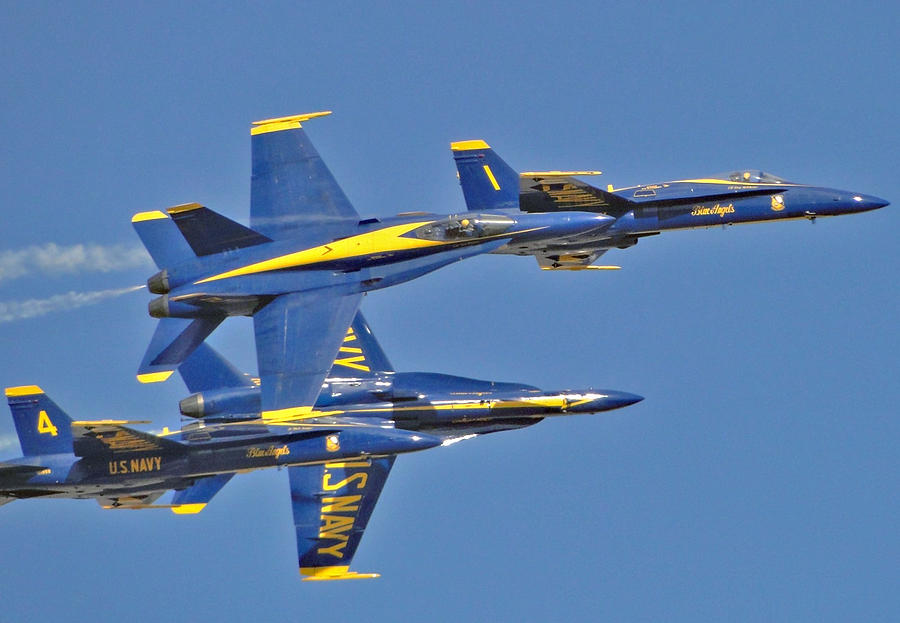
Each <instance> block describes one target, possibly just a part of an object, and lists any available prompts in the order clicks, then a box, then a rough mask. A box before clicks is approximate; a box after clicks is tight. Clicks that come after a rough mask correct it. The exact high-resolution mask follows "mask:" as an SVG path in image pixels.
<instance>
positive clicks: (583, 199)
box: [519, 171, 633, 214]
mask: <svg viewBox="0 0 900 623" xmlns="http://www.w3.org/2000/svg"><path fill="white" fill-rule="evenodd" d="M598 173H599V171H543V172H540V171H532V172H525V173H520V174H519V207H520V209H521V210H522V211H523V212H559V211H563V212H568V211H575V212H603V213H606V214H615V213H622V214H624V213H626V212H628V210H631V209H633V206H632V205H631V202H630V201H627V200H625V199H622V198H621V197H619V196H617V195H615V194H613V193H611V192H607V191H604V190H600V189H599V188H597V187H595V186H591V185H590V184H587V183H585V182H582V181H581V180H578V179H576V178H575V177H573V176H574V175H597V174H598Z"/></svg>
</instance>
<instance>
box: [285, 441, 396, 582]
mask: <svg viewBox="0 0 900 623" xmlns="http://www.w3.org/2000/svg"><path fill="white" fill-rule="evenodd" d="M394 458H395V457H393V456H391V457H386V458H381V459H368V460H354V461H342V462H335V463H326V464H324V465H310V466H302V467H289V468H288V475H289V477H290V483H291V504H292V506H293V511H294V526H295V528H296V530H297V555H298V557H299V563H300V573H301V575H303V576H304V579H305V580H349V579H356V578H375V577H378V574H377V573H357V572H355V571H350V563H351V561H352V560H353V555H354V554H355V553H356V549H357V547H359V542H360V540H361V539H362V535H363V532H364V531H365V529H366V525H367V524H368V522H369V517H371V516H372V511H373V510H375V504H376V503H377V502H378V497H379V496H380V495H381V490H382V489H383V488H384V484H385V482H387V477H388V474H390V471H391V467H392V466H393V464H394Z"/></svg>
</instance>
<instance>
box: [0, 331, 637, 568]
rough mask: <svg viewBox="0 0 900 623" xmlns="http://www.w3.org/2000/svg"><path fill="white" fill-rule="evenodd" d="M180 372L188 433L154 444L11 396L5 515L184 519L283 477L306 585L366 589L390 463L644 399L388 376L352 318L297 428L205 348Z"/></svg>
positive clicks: (152, 438) (0, 498)
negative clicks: (15, 510)
mask: <svg viewBox="0 0 900 623" xmlns="http://www.w3.org/2000/svg"><path fill="white" fill-rule="evenodd" d="M179 372H180V373H181V375H182V377H183V379H184V381H185V384H186V385H187V386H188V389H189V390H190V391H192V392H194V393H193V394H191V395H190V396H189V397H188V398H186V399H184V400H182V401H181V403H180V408H181V412H182V414H183V415H185V416H188V417H189V418H191V419H192V422H191V423H189V424H186V425H184V426H183V427H182V428H181V430H179V431H175V432H169V431H163V433H162V434H159V435H153V434H150V433H146V432H143V431H139V430H136V429H134V428H131V425H133V424H139V423H145V422H125V421H112V420H100V421H81V422H73V421H72V420H71V419H70V418H69V417H68V416H67V415H66V414H65V413H64V412H63V411H62V410H61V409H60V408H59V407H58V406H57V405H56V404H55V403H54V402H53V401H52V400H51V399H50V398H49V397H48V396H47V395H46V394H45V393H44V392H43V391H42V390H41V389H40V388H39V387H36V386H26V387H10V388H7V389H6V396H7V399H8V402H9V405H10V408H11V410H12V414H13V419H14V421H15V425H16V430H17V432H18V434H19V440H20V443H21V445H22V451H23V454H24V456H23V457H21V458H17V459H13V460H8V461H4V462H0V504H3V503H6V502H10V501H13V500H16V499H22V498H33V497H53V498H80V499H83V498H89V499H96V500H98V501H99V502H100V504H101V505H102V506H103V508H107V509H132V510H138V509H159V508H168V509H171V510H172V511H173V512H174V513H177V514H192V513H198V512H200V511H201V510H203V509H204V508H205V507H206V505H207V504H208V503H209V502H210V500H212V498H213V496H215V495H216V493H218V492H219V491H220V490H221V489H222V487H224V486H225V485H226V484H227V483H228V481H229V480H231V478H232V477H233V476H234V474H235V473H236V472H238V471H249V470H255V469H263V468H267V467H275V466H278V467H287V472H288V480H289V483H290V494H291V503H292V508H293V514H294V524H295V528H296V539H297V551H298V562H299V568H300V573H301V575H302V576H303V578H304V579H305V580H340V579H354V578H372V577H377V575H378V574H374V573H357V572H355V571H350V564H351V562H352V560H353V557H354V554H355V553H356V550H357V548H358V546H359V543H360V540H361V538H362V535H363V533H364V531H365V528H366V525H367V523H368V521H369V518H370V516H371V514H372V511H373V510H374V508H375V505H376V503H377V501H378V497H379V495H380V494H381V490H382V488H383V487H384V485H385V482H386V480H387V477H388V475H389V474H390V470H391V467H392V466H393V464H394V460H395V458H396V455H397V454H400V453H404V452H413V451H417V450H424V449H426V448H432V447H435V446H438V445H448V444H451V443H454V442H456V441H460V440H463V439H468V438H470V437H474V436H476V435H481V434H485V433H490V432H497V431H502V430H511V429H515V428H521V427H524V426H530V425H532V424H535V423H537V422H539V421H541V419H543V418H544V417H547V416H558V415H569V414H578V413H596V412H600V411H608V410H611V409H617V408H620V407H624V406H627V405H630V404H634V403H635V402H638V401H640V400H641V397H640V396H637V395H634V394H628V393H625V392H619V391H609V390H593V389H588V390H579V391H560V392H544V391H541V390H539V389H537V388H535V387H532V386H530V385H524V384H520V383H497V382H490V381H479V380H475V379H467V378H462V377H456V376H449V375H444V374H435V373H422V372H413V373H404V372H395V371H393V368H392V366H391V364H390V362H389V361H388V359H387V356H386V355H385V354H384V351H383V350H382V349H381V347H380V346H379V344H378V342H377V341H376V340H375V336H374V335H373V334H372V332H371V330H370V328H369V326H368V325H367V324H366V322H365V319H364V318H363V317H362V315H361V314H359V313H358V314H357V316H356V318H355V319H354V321H353V324H352V325H351V326H350V327H349V328H348V329H347V331H346V334H345V335H344V338H343V341H342V345H341V352H340V353H339V354H338V357H337V358H336V359H335V361H334V365H333V368H332V370H331V372H330V374H329V375H328V378H327V379H326V383H325V385H324V386H323V388H322V392H321V394H320V396H319V398H318V401H317V402H316V405H315V409H314V410H312V411H311V412H310V413H308V414H307V415H306V416H305V417H304V418H303V419H298V418H290V419H284V420H280V421H275V420H272V419H271V418H269V419H262V418H261V417H260V409H261V398H260V388H259V385H258V382H259V379H257V378H253V377H251V376H249V375H247V374H243V373H241V372H240V371H238V370H237V369H236V368H235V367H234V366H232V365H231V364H230V363H229V362H227V361H226V360H225V359H224V358H223V357H222V356H221V355H219V354H218V353H217V352H216V351H215V350H213V349H212V348H211V347H209V346H208V345H206V344H201V345H200V346H199V347H198V348H197V350H196V351H195V352H194V353H193V354H192V355H191V356H190V357H189V358H188V359H187V360H186V361H185V362H184V363H183V364H182V365H181V366H180V367H179ZM172 489H174V490H175V492H174V495H173V496H172V497H171V500H170V501H168V502H167V503H157V500H158V499H159V498H160V497H161V496H162V495H163V494H164V493H166V492H167V491H168V490H172Z"/></svg>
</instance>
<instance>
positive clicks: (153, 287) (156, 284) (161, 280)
mask: <svg viewBox="0 0 900 623" xmlns="http://www.w3.org/2000/svg"><path fill="white" fill-rule="evenodd" d="M147 289H148V290H150V291H151V292H152V293H153V294H166V293H167V292H168V291H169V290H170V287H169V271H168V270H166V269H165V268H163V269H162V270H161V271H159V272H158V273H156V274H155V275H153V276H152V277H150V278H149V279H148V280H147Z"/></svg>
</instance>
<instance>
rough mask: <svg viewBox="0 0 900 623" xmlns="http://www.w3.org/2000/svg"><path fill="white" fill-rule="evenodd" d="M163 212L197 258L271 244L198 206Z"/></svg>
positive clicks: (267, 240)
mask: <svg viewBox="0 0 900 623" xmlns="http://www.w3.org/2000/svg"><path fill="white" fill-rule="evenodd" d="M167 212H168V213H169V216H171V217H172V220H173V221H175V225H177V226H178V229H179V231H181V235H182V236H184V239H185V240H187V242H188V244H189V245H190V246H191V249H192V250H193V251H194V253H196V254H197V255H199V256H201V257H202V256H205V255H213V254H215V253H222V252H224V251H232V250H234V249H243V248H244V247H253V246H256V245H258V244H264V243H266V242H272V240H271V239H270V238H267V237H265V236H263V235H262V234H260V233H257V232H255V231H253V230H252V229H250V228H249V227H244V226H243V225H241V224H240V223H236V222H234V221H232V220H231V219H230V218H227V217H225V216H222V215H221V214H219V213H218V212H213V211H212V210H210V209H209V208H206V207H204V206H202V205H200V204H199V203H186V204H184V205H180V206H175V207H174V208H169V209H168V210H167Z"/></svg>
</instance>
